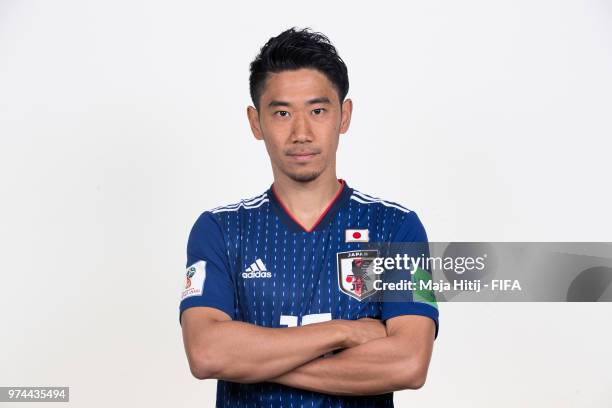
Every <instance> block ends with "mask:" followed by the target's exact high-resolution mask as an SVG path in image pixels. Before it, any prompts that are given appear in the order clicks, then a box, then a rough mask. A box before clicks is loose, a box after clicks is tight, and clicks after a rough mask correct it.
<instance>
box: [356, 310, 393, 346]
mask: <svg viewBox="0 0 612 408" xmlns="http://www.w3.org/2000/svg"><path fill="white" fill-rule="evenodd" d="M346 322H347V323H349V327H350V330H349V335H348V337H347V341H346V347H355V346H358V345H360V344H363V343H367V342H368V341H370V340H375V339H380V338H383V337H387V329H386V326H385V325H384V324H383V323H382V322H381V321H380V320H378V319H372V318H369V317H364V318H362V319H358V320H347V321H346Z"/></svg>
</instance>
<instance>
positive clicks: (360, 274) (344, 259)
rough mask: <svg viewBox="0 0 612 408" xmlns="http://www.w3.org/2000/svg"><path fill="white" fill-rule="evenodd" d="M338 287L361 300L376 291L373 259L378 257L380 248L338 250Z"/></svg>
mask: <svg viewBox="0 0 612 408" xmlns="http://www.w3.org/2000/svg"><path fill="white" fill-rule="evenodd" d="M336 256H337V265H338V287H339V288H340V291H341V292H343V293H345V294H347V295H349V296H350V297H352V298H355V299H357V300H359V301H360V302H361V301H362V300H363V299H365V298H367V297H369V296H372V295H373V294H374V293H376V289H374V281H375V280H376V279H378V275H377V274H376V273H375V272H374V265H372V261H373V260H374V259H375V258H377V257H378V250H367V251H348V252H338V253H337V254H336Z"/></svg>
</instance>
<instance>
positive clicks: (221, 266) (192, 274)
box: [179, 212, 235, 323]
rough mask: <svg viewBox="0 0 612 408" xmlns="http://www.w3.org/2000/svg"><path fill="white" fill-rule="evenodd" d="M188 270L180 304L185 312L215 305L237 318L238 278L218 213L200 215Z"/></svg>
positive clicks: (189, 247) (191, 241)
mask: <svg viewBox="0 0 612 408" xmlns="http://www.w3.org/2000/svg"><path fill="white" fill-rule="evenodd" d="M186 267H187V270H186V274H185V277H184V287H183V290H182V292H181V298H180V305H179V323H180V321H181V320H180V319H181V315H182V314H183V312H184V311H185V310H186V309H188V308H190V307H195V306H207V307H214V308H216V309H219V310H221V311H223V312H225V313H227V314H228V315H229V316H230V317H231V318H232V319H234V292H235V291H234V280H233V279H232V275H231V272H230V266H229V260H228V255H227V250H226V244H225V240H224V238H223V232H222V230H221V227H220V225H219V223H218V222H217V220H216V218H215V216H214V215H213V214H212V213H210V212H204V213H202V214H201V215H200V217H198V219H197V220H196V222H195V224H194V225H193V227H192V229H191V232H190V234H189V240H188V242H187V265H186Z"/></svg>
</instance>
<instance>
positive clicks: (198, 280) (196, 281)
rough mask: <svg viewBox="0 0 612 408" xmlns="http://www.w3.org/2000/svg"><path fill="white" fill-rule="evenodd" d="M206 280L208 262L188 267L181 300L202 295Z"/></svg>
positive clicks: (199, 262) (200, 262)
mask: <svg viewBox="0 0 612 408" xmlns="http://www.w3.org/2000/svg"><path fill="white" fill-rule="evenodd" d="M204 279H206V261H198V262H196V263H194V264H193V265H191V266H190V267H188V268H187V272H186V274H185V287H184V289H183V293H182V295H181V300H183V299H186V298H188V297H190V296H199V295H201V294H202V290H203V289H204Z"/></svg>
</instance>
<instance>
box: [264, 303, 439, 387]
mask: <svg viewBox="0 0 612 408" xmlns="http://www.w3.org/2000/svg"><path fill="white" fill-rule="evenodd" d="M386 325H387V333H388V336H387V337H384V338H378V339H373V340H371V341H369V342H366V343H363V344H361V345H358V346H355V347H353V348H349V349H347V350H344V351H342V352H340V353H338V354H336V355H334V356H332V357H327V358H317V359H315V360H313V361H311V362H309V363H306V364H304V365H302V366H300V367H298V368H296V369H294V370H292V371H290V372H288V373H285V374H283V375H281V376H279V377H277V378H274V379H272V380H270V381H272V382H277V383H279V384H284V385H288V386H291V387H295V388H301V389H305V390H309V391H316V392H321V393H326V394H335V395H374V394H383V393H387V392H392V391H398V390H402V389H417V388H420V387H422V386H423V384H424V383H425V379H426V377H427V369H428V367H429V362H430V359H431V353H432V349H433V341H434V335H435V324H434V322H433V321H432V320H431V319H430V318H428V317H424V316H417V315H407V316H398V317H394V318H392V319H389V320H388V321H387V322H386Z"/></svg>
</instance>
